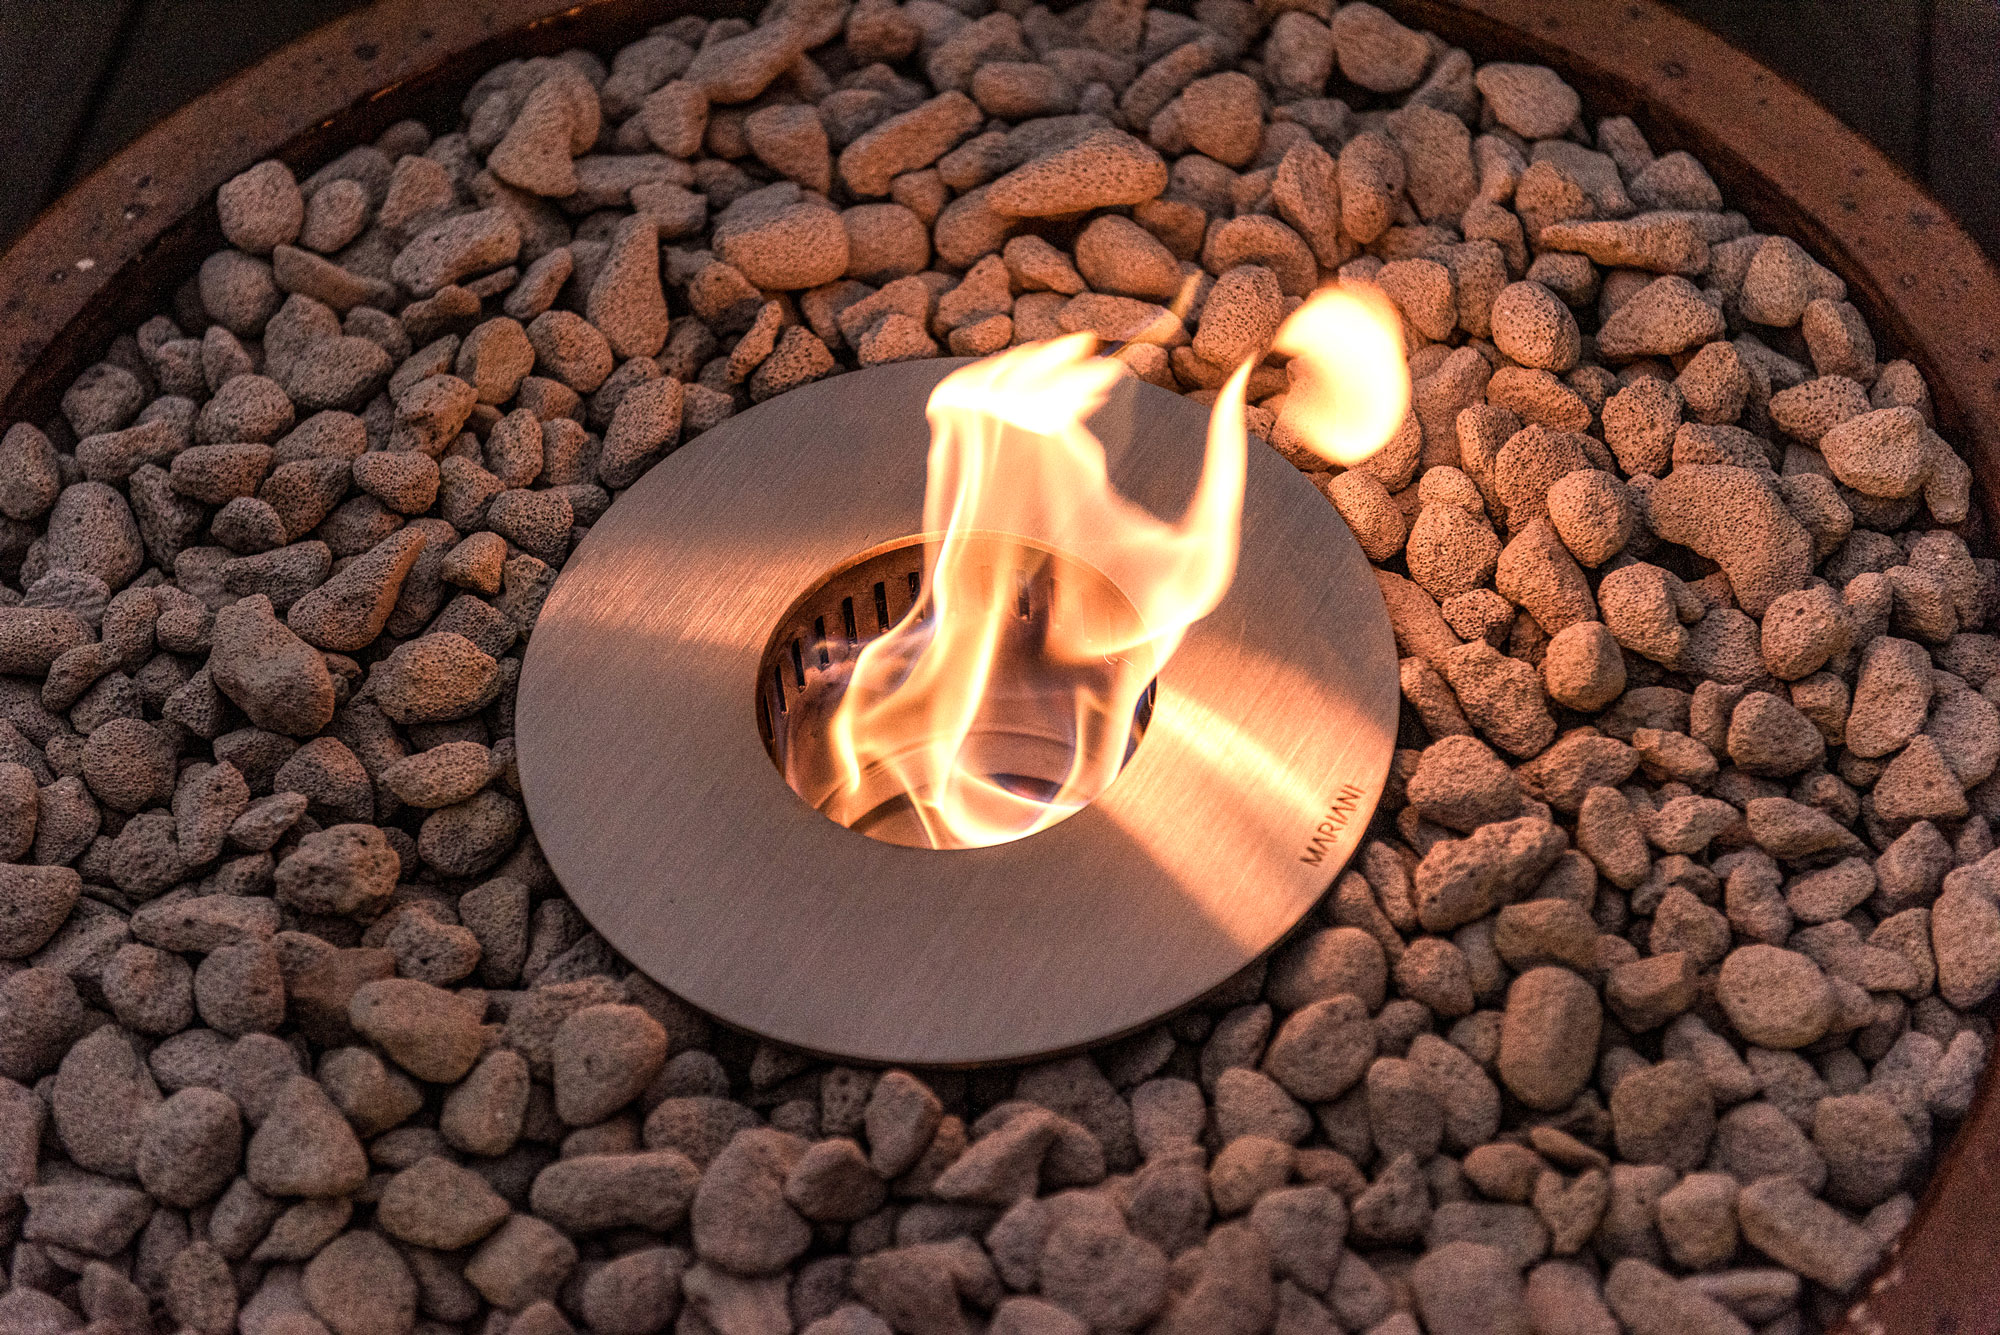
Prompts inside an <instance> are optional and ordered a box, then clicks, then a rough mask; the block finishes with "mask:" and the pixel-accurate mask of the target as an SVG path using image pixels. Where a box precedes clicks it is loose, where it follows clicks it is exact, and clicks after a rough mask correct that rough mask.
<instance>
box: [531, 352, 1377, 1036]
mask: <svg viewBox="0 0 2000 1335" xmlns="http://www.w3.org/2000/svg"><path fill="white" fill-rule="evenodd" d="M957 364H958V363H956V362H941V361H931V362H912V363H905V364H901V365H895V366H887V367H878V368H875V369H872V370H868V371H863V372H858V373H855V374H851V375H845V376H840V377H837V378H835V379H832V380H827V381H822V382H820V383H818V384H815V385H810V386H807V387H805V388H803V389H798V390H794V391H792V392H791V393H788V394H785V395H782V396H780V397H778V398H776V399H773V400H771V401H769V402H767V403H765V404H762V405H760V406H758V407H756V408H753V409H751V410H750V411H748V412H746V413H743V414H742V415H740V416H738V417H735V418H732V419H731V420H730V421H728V422H726V423H724V424H723V425H722V426H720V427H718V428H716V429H715V430H713V431H710V432H708V433H706V434H705V435H703V436H701V437H700V438H698V439H697V440H695V441H694V442H692V443H691V444H690V445H688V446H687V447H686V448H685V449H682V450H680V451H678V452H677V453H675V454H673V455H671V456H669V457H668V458H667V459H666V460H665V461H663V462H662V463H661V464H659V465H658V466H657V467H655V468H654V469H653V470H652V471H651V472H650V473H649V474H647V476H646V477H644V478H643V479H641V480H640V481H639V482H638V483H637V484H636V485H635V486H633V487H632V488H631V490H630V491H628V492H627V493H626V494H625V495H624V496H623V497H621V498H620V499H619V500H618V502H617V503H616V504H614V505H613V506H612V507H611V509H610V510H609V511H608V512H607V513H606V514H605V515H604V517H603V518H602V519H601V520H599V521H598V523H597V525H596V527H595V528H593V529H592V530H591V533H590V536H589V537H587V538H586V539H585V540H584V542H583V543H582V545H581V546H580V547H579V548H578V550H577V552H576V554H575V555H574V556H573V557H571V559H570V561H569V564H568V566H567V568H566V569H565V570H564V572H563V574H562V577H561V578H560V579H559V580H558V581H557V583H556V586H555V589H554V591H553V592H552V593H551V594H550V596H549V599H548V602H547V603H546V605H545V606H544V607H543V610H542V616H541V621H540V622H539V624H538V625H537V627H536V629H535V633H534V638H533V640H532V641H531V643H530V645H529V647H528V653H527V658H526V662H525V664H524V666H523V669H522V674H521V686H520V705H519V711H518V714H517V725H516V728H517V735H518V740H519V747H520V768H521V777H522V782H523V785H524V787H525V790H526V794H527V805H528V812H529V815H530V817H531V819H532V820H533V822H534V827H535V833H536V835H537V837H538V838H539V839H540V841H541V844H542V847H543V849H544V850H545V851H546V852H547V854H548V858H549V862H550V864H551V866H553V867H554V869H555V872H556V874H557V876H558V877H559V878H560V879H561V881H562V883H563V886H564V888H565V889H567V890H568V892H569V894H570V897H571V898H572V899H574V900H575V901H576V904H577V906H578V907H579V908H580V909H582V911H583V912H584V914H585V916H587V917H588V918H589V919H590V921H591V923H592V925H593V926H595V927H596V928H597V930H598V931H599V932H601V933H602V934H603V935H604V936H605V938H606V939H607V940H609V941H610V942H611V944H612V945H613V946H615V947H617V948H618V949H619V950H620V951H621V952H623V953H624V955H625V956H626V957H627V958H628V959H630V960H631V961H632V962H633V963H634V964H636V965H637V966H639V967H640V968H642V969H644V970H645V971H646V972H647V973H649V974H650V975H652V977H654V978H655V979H656V980H658V981H659V982H660V983H661V984H662V985H664V986H666V987H667V988H669V989H671V990H672V991H674V992H676V993H678V994H679V995H681V996H682V997H685V998H686V999H687V1000H689V1001H691V1002H693V1003H694V1004H696V1005H697V1006H700V1007H702V1008H703V1009H705V1010H708V1011H710V1012H712V1013H713V1014H715V1015H716V1016H718V1017H719V1018H721V1019H723V1020H724V1021H726V1022H728V1023H730V1024H734V1025H737V1026H740V1027H741V1028H744V1029H748V1030H751V1031H753V1032H755V1033H758V1034H761V1035H764V1036H766V1037H769V1038H772V1039H776V1040H778V1041H780V1042H784V1043H789V1044H793V1045H796V1046H798V1047H802V1048H807V1049H810V1050H812V1051H815V1052H822V1053H827V1054H830V1055H835V1056H839V1057H843V1058H850V1059H855V1060H863V1061H879V1062H897V1063H912V1064H952V1065H961V1064H972V1063H980V1062H992V1061H1003V1060H1010V1059H1020V1058H1027V1057H1032V1056H1036V1055H1039V1054H1044V1053H1050V1052H1058V1051H1063V1050H1067V1049H1072V1048H1076V1047H1080V1046H1083V1045H1085V1044H1089V1043H1093V1042H1096V1041H1099V1040H1101V1039H1104V1038H1107V1037H1110V1036H1113V1035H1117V1034H1120V1033H1124V1032H1127V1031H1129V1030H1131V1029H1134V1028H1136V1027H1138V1026H1140V1025H1143V1024H1145V1023H1147V1022H1148V1021H1150V1020H1152V1019H1153V1018H1155V1017H1157V1016H1159V1015H1161V1014H1163V1013H1165V1012H1166V1011H1169V1010H1171V1009H1173V1008H1174V1007H1176V1006H1179V1005H1181V1004H1182V1003H1184V1002H1187V1001H1189V1000H1191V999H1193V998H1194V997H1196V996H1199V995H1200V994H1201V993H1202V992H1204V991H1206V990H1208V989H1209V988H1211V987H1213V986H1214V985H1215V984H1217V983H1219V982H1221V981H1222V980H1224V979H1226V978H1227V977H1229V976H1230V975H1231V974H1232V973H1234V972H1235V971H1236V970H1238V969H1240V968H1242V967H1243V966H1244V965H1245V964H1247V963H1249V962H1250V961H1251V960H1253V959H1255V958H1256V957H1257V956H1258V955H1259V954H1260V953H1262V952H1263V951H1264V950H1266V949H1268V948H1269V947H1270V946H1271V945H1272V944H1273V943H1274V942H1276V941H1277V940H1278V939H1279V938H1280V937H1281V936H1283V935H1284V933H1285V932H1286V930H1287V929H1289V928H1290V927H1291V926H1292V925H1293V924H1294V923H1295V922H1297V921H1298V919H1299V918H1300V917H1301V916H1302V915H1303V914H1304V913H1305V912H1306V910H1307V909H1309V908H1310V907H1311V906H1312V904H1313V902H1314V901H1315V900H1316V899H1317V898H1318V897H1319V896H1320V894H1321V893H1322V892H1324V891H1325V889H1326V888H1327V886H1328V884H1329V883H1330V881H1331V880H1332V878H1333V876H1334V874H1335V873H1336V872H1337V871H1338V870H1339V869H1340V866H1341V864H1342V863H1343V862H1344V861H1345V860H1346V858H1347V856H1348V855H1349V854H1350V853H1351V852H1352V851H1353V849H1354V847H1355V845H1356V843H1357V842H1358V841H1359V839H1360V837H1361V834H1362V832H1363V829H1364V828H1365V826H1366V825H1367V822H1368V818H1369V816H1370V815H1371V814H1372V812H1373V811H1374V807H1375V803H1376V799H1377V797H1378V796H1379V795H1380V793H1381V790H1382V785H1383V782H1384V779H1385V777H1386V775H1387V773H1388V766H1389V759H1390V754H1391V751H1392V749H1393V747H1394V742H1395V726H1396V711H1397V704H1398V693H1399V688H1398V684H1397V675H1396V654H1395V647H1394V643H1393V640H1392V638H1391V636H1390V631H1389V622H1388V616H1387V613H1386V610H1385V609H1384V607H1383V605H1382V600H1381V595H1380V594H1379V593H1378V592H1377V590H1376V585H1375V581H1374V579H1373V578H1372V577H1371V575H1370V573H1369V567H1368V564H1367V561H1366V560H1365V559H1364V558H1363V556H1362V554H1361V551H1360V549H1359V548H1358V547H1357V546H1356V545H1355V542H1354V539H1353V538H1352V536H1350V535H1349V534H1348V532H1347V530H1346V529H1345V527H1344V526H1342V524H1341V522H1340V519H1339V517H1338V515H1337V514H1336V513H1335V511H1334V509H1333V507H1332V506H1330V505H1328V504H1327V503H1326V501H1325V499H1324V498H1322V497H1321V496H1320V495H1319V494H1318V493H1317V492H1316V491H1315V490H1314V489H1313V487H1312V486H1311V484H1310V483H1308V482H1307V481H1306V479H1305V478H1304V477H1302V476H1301V475H1299V474H1298V473H1297V472H1296V471H1295V470H1293V468H1292V467H1291V466H1290V465H1289V464H1287V463H1285V462H1284V461H1283V460H1282V459H1280V458H1279V457H1278V456H1277V455H1276V454H1274V453H1273V452H1272V451H1270V450H1269V449H1267V448H1264V447H1263V446H1262V445H1256V446H1255V448H1254V449H1253V451H1252V454H1251V468H1250V475H1249V483H1248V494H1247V497H1246V503H1245V514H1244V524H1243V550H1242V557H1241V565H1240V567H1239V572H1238V574H1237V577H1236V582H1235V584H1234V585H1233V586H1232V588H1231V590H1230V592H1229V593H1228V595H1227V596H1226V597H1225V599H1224V600H1223V602H1222V604H1221V605H1220V606H1219V607H1218V608H1217V609H1216V610H1215V612H1214V613H1213V614H1211V615H1210V616H1209V617H1207V618H1206V619H1205V620H1203V621H1201V622H1198V623H1197V624H1196V625H1195V627H1194V629H1193V630H1192V631H1191V632H1190V633H1189V635H1188V637H1187V639H1186V641H1185V643H1184V644H1183V645H1182V646H1181V649H1180V651H1179V652H1178V653H1177V654H1176V655H1175V656H1174V658H1173V659H1172V660H1171V661H1170V662H1169V663H1168V664H1167V667H1166V669H1165V671H1164V672H1162V673H1161V675H1160V679H1159V695H1158V701H1157V703H1156V705H1155V707H1154V711H1153V718H1152V722H1151V725H1150V726H1149V727H1148V729H1147V731H1146V735H1145V738H1144V740H1143V741H1142V742H1141V743H1140V745H1139V747H1138V749H1137V751H1136V753H1135V754H1134V755H1133V757H1132V760H1131V762H1130V763H1129V764H1128V765H1127V766H1126V767H1125V770H1124V772H1123V773H1122V774H1120V775H1119V777H1118V779H1117V780H1116V781H1115V782H1114V783H1112V784H1111V786H1110V787H1109V788H1107V789H1106V790H1105V792H1104V794H1103V795H1102V796H1100V797H1099V798H1098V800H1097V801H1096V802H1095V803H1093V804H1092V805H1091V806H1089V807H1088V808H1086V809H1085V810H1083V811H1082V812H1080V813H1078V814H1077V815H1076V816H1073V817H1071V818H1070V819H1069V820H1067V821H1064V822H1063V823H1061V824H1060V825H1057V826H1054V827H1052V828H1050V829H1048V830H1044V831H1042V832H1041V833H1039V834H1036V835H1033V836H1031V837H1029V838H1027V839H1023V840H1020V841H1018V842H1015V843H1010V844H1004V845H999V846H997V847H992V848H979V849H960V850H950V851H944V852H937V851H932V850H929V849H915V848H905V847H898V846H895V845H891V844H884V843H880V842H877V841H875V840H872V839H869V838H867V837H866V836H864V835H861V834H857V833H855V832H854V831H852V830H848V829H843V828H842V827H840V826H838V825H836V824H834V823H833V822H832V821H830V820H828V819H827V818H826V817H824V816H822V815H821V814H819V813H818V812H816V811H814V810H812V809H811V808H810V807H808V806H807V805H806V803H805V802H804V801H803V800H802V799H801V798H800V797H799V796H798V795H797V794H795V793H794V792H792V790H791V789H790V788H789V787H787V786H786V784H785V781H784V779H783V777H782V776H781V775H780V774H779V773H778V770H777V768H776V767H775V766H774V765H773V764H772V762H771V758H770V756H769V755H767V754H766V752H765V748H764V744H763V740H762V738H761V737H760V735H759V732H758V727H757V718H756V696H757V689H758V665H759V662H760V658H761V655H762V653H763V650H764V647H765V644H766V642H767V640H768V638H769V636H770V634H771V630H772V628H773V626H774V625H775V624H776V623H777V622H778V620H779V618H780V617H781V616H782V615H783V614H784V613H785V612H786V610H787V609H788V608H789V607H790V606H791V605H792V603H793V601H794V600H795V599H796V598H797V597H798V595H799V594H800V593H801V592H802V591H803V590H805V589H806V588H808V587H809V586H810V585H811V584H812V583H813V582H814V581H816V580H818V579H819V578H820V577H821V576H822V575H823V574H825V573H826V572H827V571H828V570H830V569H832V568H834V567H835V566H836V565H838V564H840V563H841V562H843V561H845V560H847V559H848V558H850V557H852V556H853V555H854V554H855V553H858V552H862V551H866V550H868V549H871V548H874V547H876V546H878V545H880V544H882V543H884V542H887V541H890V540H892V539H897V538H900V537H903V536H906V535H907V534H909V533H911V532H914V531H916V530H917V529H918V528H919V526H920V525H921V519H922V506H923V486H924V467H923V464H924V455H925V451H926V448H927V446H928V433H927V428H926V425H925V421H924V413H923V408H924V402H925V400H926V399H927V398H928V396H929V394H930V390H931V388H932V386H933V385H935V384H936V382H937V381H938V380H939V379H941V378H942V377H943V376H944V375H945V374H946V373H947V372H948V371H949V370H951V369H952V367H953V366H955V365H957ZM1206 423H1207V413H1206V410H1205V409H1204V408H1202V407H1201V406H1200V405H1198V404H1195V403H1191V402H1189V401H1187V400H1185V399H1182V398H1180V397H1179V396H1177V395H1173V394H1169V393H1167V392H1166V391H1164V390H1160V389H1156V388H1154V387H1152V386H1148V385H1142V384H1140V383H1139V382H1137V381H1133V380H1129V379H1128V380H1127V381H1125V382H1123V385H1122V387H1121V388H1120V390H1119V391H1118V392H1117V393H1116V394H1115V395H1114V397H1113V398H1112V400H1111V402H1110V403H1108V404H1107V405H1106V407H1105V408H1104V409H1103V411H1102V412H1101V413H1100V414H1099V415H1098V417H1097V418H1095V419H1093V422H1092V426H1093V428H1094V429H1095V430H1096V431H1097V433H1098V435H1099V437H1100V438H1101V439H1102V440H1103V441H1104V442H1105V446H1106V450H1107V454H1108V455H1109V456H1110V459H1111V473H1112V477H1113V479H1114V480H1115V481H1116V482H1117V483H1118V485H1119V486H1120V487H1121V489H1123V490H1124V491H1125V492H1126V493H1127V494H1129V495H1132V496H1133V497H1134V498H1135V499H1137V500H1139V501H1140V502H1141V503H1143V504H1146V505H1148V506H1150V507H1151V508H1152V509H1154V510H1155V511H1156V512H1159V513H1162V514H1166V515H1173V514H1177V513H1179V510H1180V508H1181V507H1182V506H1183V505H1184V503H1185V501H1186V498H1187V497H1188V495H1189V494H1190V492H1191V491H1192V489H1193V485H1194V480H1195V477H1196V475H1197V473H1198V472H1199V468H1200V462H1201V455H1202V441H1203V433H1204V431H1205V428H1206ZM1074 554H1075V555H1076V556H1077V557H1078V558H1079V559H1082V560H1085V561H1091V560H1092V553H1091V544H1090V543H1088V542H1086V543H1083V544H1081V545H1080V546H1079V549H1078V550H1077V551H1076V552H1075V553H1074ZM1093 564H1095V562H1093ZM1330 813H1331V814H1330Z"/></svg>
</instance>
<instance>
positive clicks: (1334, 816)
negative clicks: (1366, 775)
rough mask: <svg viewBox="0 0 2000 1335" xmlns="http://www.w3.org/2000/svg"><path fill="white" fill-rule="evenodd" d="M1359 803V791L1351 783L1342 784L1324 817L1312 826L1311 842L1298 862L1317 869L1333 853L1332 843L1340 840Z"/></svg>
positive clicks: (1328, 804)
mask: <svg viewBox="0 0 2000 1335" xmlns="http://www.w3.org/2000/svg"><path fill="white" fill-rule="evenodd" d="M1360 802H1361V790H1360V789H1359V788H1356V787H1355V786H1354V785H1353V784H1351V783H1344V784H1342V785H1341V786H1340V791H1339V792H1337V793H1335V794H1334V795H1333V801H1331V802H1329V803H1327V807H1326V817H1325V819H1323V820H1321V821H1320V823H1319V824H1317V825H1315V826H1313V834H1312V842H1311V843H1309V844H1307V845H1306V851H1305V852H1303V853H1301V854H1299V861H1300V862H1303V863H1306V864H1308V865H1310V866H1314V867H1317V866H1319V865H1320V863H1321V862H1322V861H1324V860H1325V858H1326V855H1327V854H1328V853H1330V852H1332V851H1333V845H1334V843H1335V842H1336V841H1337V840H1338V839H1339V838H1340V833H1341V831H1342V830H1345V829H1346V828H1347V822H1348V821H1349V820H1351V819H1353V816H1354V809H1355V807H1356V806H1358V805H1359V804H1360Z"/></svg>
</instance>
